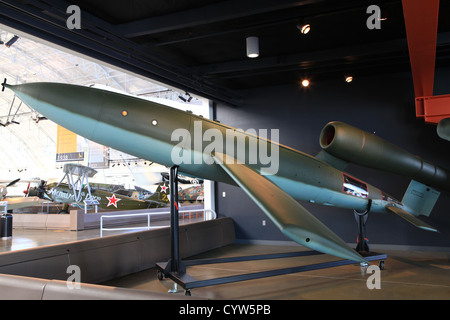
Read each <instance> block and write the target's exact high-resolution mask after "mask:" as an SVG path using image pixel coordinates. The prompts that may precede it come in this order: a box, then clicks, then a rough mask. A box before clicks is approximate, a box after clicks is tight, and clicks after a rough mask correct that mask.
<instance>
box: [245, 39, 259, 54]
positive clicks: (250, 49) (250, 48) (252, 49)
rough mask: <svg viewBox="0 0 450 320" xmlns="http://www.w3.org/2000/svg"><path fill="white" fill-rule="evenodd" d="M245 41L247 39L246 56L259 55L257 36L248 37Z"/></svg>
mask: <svg viewBox="0 0 450 320" xmlns="http://www.w3.org/2000/svg"><path fill="white" fill-rule="evenodd" d="M246 41H247V57H249V58H257V57H258V56H259V38H258V37H248V38H247V40H246Z"/></svg>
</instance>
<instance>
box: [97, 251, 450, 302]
mask: <svg viewBox="0 0 450 320" xmlns="http://www.w3.org/2000/svg"><path fill="white" fill-rule="evenodd" d="M300 248H301V247H296V246H267V245H242V244H233V245H231V246H227V247H224V248H221V249H218V250H214V251H212V252H208V253H206V254H203V255H201V256H199V257H196V258H200V257H201V258H210V257H213V258H217V257H230V256H245V255H253V254H267V253H278V252H290V251H299V250H302V249H300ZM383 253H386V254H387V255H388V258H387V260H386V262H385V269H384V270H382V271H381V273H380V280H381V281H380V284H381V288H380V289H375V288H374V289H369V288H368V286H367V282H368V280H369V283H371V284H374V283H375V282H374V280H372V279H373V277H374V276H375V273H370V274H368V273H367V272H366V269H365V268H361V267H360V266H359V265H356V264H355V265H353V264H352V265H347V266H340V267H333V268H328V269H322V270H314V271H307V272H301V273H294V274H288V275H282V276H274V277H268V278H262V279H256V280H247V281H241V282H235V283H229V284H221V285H215V286H208V287H203V288H195V289H192V290H191V295H192V297H198V298H208V299H238V300H247V299H255V300H260V299H268V300H291V299H295V300H301V299H307V300H317V299H340V300H346V299H356V300H358V299H362V300H369V299H370V300H374V299H375V300H376V299H383V300H390V299H401V300H409V299H432V300H441V299H445V300H447V299H450V253H448V252H411V251H398V250H389V251H386V250H385V251H384V252H383ZM331 260H333V257H331V256H327V255H318V256H309V257H294V258H283V259H275V260H259V261H247V262H233V263H223V264H210V265H199V266H193V267H188V269H187V273H188V274H189V275H190V276H192V277H194V278H195V279H199V280H202V279H210V278H216V277H224V276H230V275H236V274H242V273H250V272H258V271H265V270H271V269H279V268H284V267H290V266H298V265H306V264H313V263H320V262H327V261H331ZM372 264H373V265H377V262H372ZM369 277H371V278H370V279H369ZM103 284H104V285H110V286H117V287H125V288H134V289H141V290H151V291H158V292H167V291H168V290H171V289H173V288H174V282H173V281H172V280H170V279H164V280H162V281H160V280H157V275H156V269H155V268H152V269H149V270H145V271H142V272H139V273H136V274H132V275H129V276H126V277H122V278H118V279H114V280H111V281H108V282H106V283H103ZM177 289H178V291H177V292H176V293H173V294H177V295H184V294H185V291H184V290H183V288H181V286H178V288H177Z"/></svg>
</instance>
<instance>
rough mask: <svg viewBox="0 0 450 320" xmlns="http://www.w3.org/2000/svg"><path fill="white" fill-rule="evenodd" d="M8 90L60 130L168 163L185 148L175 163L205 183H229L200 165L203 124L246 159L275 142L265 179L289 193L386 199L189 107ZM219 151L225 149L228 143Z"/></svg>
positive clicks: (364, 201)
mask: <svg viewBox="0 0 450 320" xmlns="http://www.w3.org/2000/svg"><path fill="white" fill-rule="evenodd" d="M7 86H8V85H7ZM14 91H15V92H16V93H17V94H18V95H19V96H20V98H21V99H22V100H23V101H24V102H25V103H27V104H28V105H30V106H32V107H33V108H34V109H36V110H37V111H39V112H40V113H42V114H43V115H44V116H46V117H48V118H49V119H52V120H53V121H54V122H56V123H58V124H60V125H61V126H63V127H65V128H66V129H68V130H71V131H73V132H75V133H77V134H79V135H81V136H83V137H85V138H87V139H89V140H92V141H96V142H98V143H100V144H103V145H107V146H110V147H112V148H114V149H117V150H121V151H124V152H126V153H129V154H133V155H135V156H137V157H140V158H143V159H149V160H151V161H154V162H157V163H160V164H162V165H165V166H169V167H170V166H172V165H173V164H174V163H173V160H172V156H173V154H172V153H173V152H174V148H176V147H177V146H178V147H180V145H183V147H184V152H190V156H189V157H190V161H185V163H180V164H179V167H180V169H179V170H180V172H184V173H186V174H189V175H192V176H196V177H201V178H205V179H209V180H215V181H220V182H225V183H229V184H235V182H234V181H233V180H232V179H231V178H230V177H229V176H228V175H227V174H226V173H225V172H224V171H223V170H222V169H221V167H220V166H218V165H216V164H205V161H204V160H205V158H206V157H208V156H206V157H204V153H203V150H205V148H207V147H208V146H209V145H210V144H211V143H212V142H209V141H205V139H204V138H203V137H204V134H205V132H206V131H208V130H209V129H214V130H217V132H221V135H222V138H223V141H222V145H223V146H226V145H227V141H226V139H227V134H228V136H229V135H230V131H231V132H233V134H234V135H235V137H234V139H235V141H245V144H246V146H245V147H244V150H246V152H247V153H246V155H245V158H246V159H248V158H249V155H248V150H249V145H250V144H252V143H254V139H257V140H258V141H257V143H256V144H257V145H258V147H259V148H261V145H262V143H263V142H264V143H266V144H267V146H266V147H265V148H266V150H269V151H270V150H272V148H273V146H272V144H276V146H277V147H278V150H279V157H278V159H279V160H278V161H279V165H278V171H277V172H276V174H272V175H266V176H265V177H266V178H268V179H269V180H271V181H272V182H274V183H275V184H276V185H278V186H281V187H282V189H283V190H284V191H286V192H287V193H288V194H289V195H291V196H292V197H293V198H295V199H297V200H301V201H310V202H313V203H318V204H324V205H332V206H337V207H343V208H350V209H355V210H365V209H366V208H367V207H368V199H371V200H372V208H371V211H377V210H378V209H379V210H380V211H384V206H385V203H384V202H382V201H385V200H383V194H382V192H381V191H380V190H379V189H378V188H376V187H374V186H371V185H369V184H366V183H363V184H365V185H366V186H367V187H366V188H367V190H366V191H367V192H366V194H364V195H361V194H358V193H351V192H350V191H344V190H345V187H344V180H345V176H344V174H343V172H342V171H339V170H337V169H335V168H334V167H332V166H330V165H328V164H327V163H325V162H322V161H321V160H318V159H317V158H315V157H313V156H311V155H308V154H305V153H303V152H300V151H297V150H294V149H292V148H289V147H286V146H283V145H281V144H278V143H275V142H272V141H270V140H266V139H264V138H259V137H257V136H254V135H251V134H249V133H248V132H244V131H242V130H238V129H235V128H232V127H229V126H226V125H224V124H221V123H218V122H216V121H212V120H209V119H205V118H203V117H201V116H197V115H194V114H192V113H189V112H184V111H181V110H177V109H175V108H171V107H168V106H164V105H161V104H158V103H154V102H151V101H145V100H142V99H138V98H135V97H132V96H127V95H121V94H117V93H114V92H109V91H104V90H99V89H93V88H89V87H81V86H73V85H66V84H57V83H30V84H26V85H18V86H14ZM60 106H63V108H61V107H60ZM180 129H184V130H186V132H189V135H190V139H191V141H190V143H189V141H188V140H189V139H184V140H183V139H178V140H175V141H174V140H173V138H172V133H173V132H174V131H175V130H180ZM198 137H200V140H201V142H202V146H200V147H198V146H197V147H198V148H195V147H196V146H194V141H193V140H195V139H196V141H198V140H199V139H198ZM252 140H253V141H252ZM236 148H237V145H236V144H235V145H234V150H233V154H237V153H238V152H236ZM223 151H224V153H227V154H229V153H230V150H227V149H226V148H225V150H223ZM185 159H186V156H185ZM196 159H202V161H196ZM273 160H274V161H276V159H273ZM187 162H190V163H187ZM248 165H249V166H251V167H253V168H254V169H255V170H257V171H261V168H265V167H268V165H267V163H261V160H260V158H259V157H258V159H257V161H256V163H249V164H248ZM355 180H357V179H355Z"/></svg>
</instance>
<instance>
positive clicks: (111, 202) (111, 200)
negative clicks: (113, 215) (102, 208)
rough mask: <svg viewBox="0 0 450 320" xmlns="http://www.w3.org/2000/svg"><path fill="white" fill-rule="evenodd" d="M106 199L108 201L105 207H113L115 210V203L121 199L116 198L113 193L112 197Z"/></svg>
mask: <svg viewBox="0 0 450 320" xmlns="http://www.w3.org/2000/svg"><path fill="white" fill-rule="evenodd" d="M106 199H108V201H109V203H108V205H107V207H109V206H110V205H113V206H114V207H116V208H117V201H120V200H122V199H119V198H116V195H115V194H114V193H113V195H112V197H106Z"/></svg>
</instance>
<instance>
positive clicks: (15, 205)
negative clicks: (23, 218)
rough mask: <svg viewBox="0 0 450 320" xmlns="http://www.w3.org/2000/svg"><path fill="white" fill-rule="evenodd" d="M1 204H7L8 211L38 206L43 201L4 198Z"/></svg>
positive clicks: (29, 198) (31, 198)
mask: <svg viewBox="0 0 450 320" xmlns="http://www.w3.org/2000/svg"><path fill="white" fill-rule="evenodd" d="M2 202H7V203H8V204H7V206H8V210H13V209H20V208H25V207H31V206H36V205H40V204H42V203H43V202H44V200H43V199H40V198H38V197H11V198H8V197H6V198H5V199H3V200H2Z"/></svg>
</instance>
